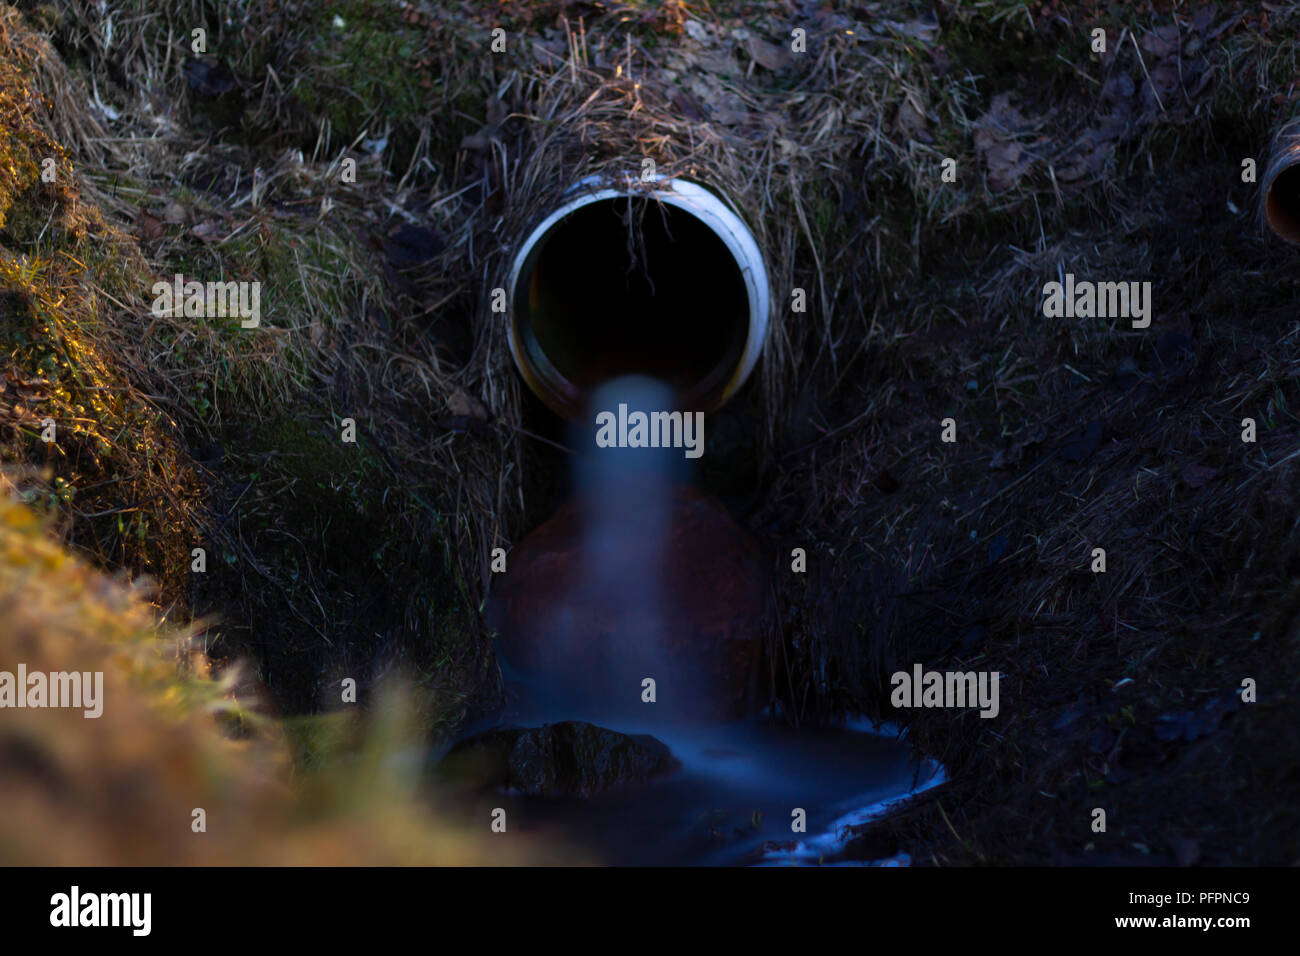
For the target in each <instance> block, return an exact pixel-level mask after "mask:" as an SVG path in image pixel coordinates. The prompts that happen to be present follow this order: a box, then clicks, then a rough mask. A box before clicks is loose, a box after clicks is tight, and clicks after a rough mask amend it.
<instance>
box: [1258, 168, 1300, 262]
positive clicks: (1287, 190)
mask: <svg viewBox="0 0 1300 956" xmlns="http://www.w3.org/2000/svg"><path fill="white" fill-rule="evenodd" d="M1264 215H1265V216H1266V217H1267V218H1268V224H1269V226H1270V227H1271V228H1272V229H1273V231H1274V232H1275V233H1277V235H1278V236H1279V237H1280V238H1282V239H1285V240H1286V241H1287V242H1296V243H1300V165H1297V166H1288V167H1286V168H1285V169H1283V170H1281V171H1280V172H1278V173H1277V174H1276V175H1275V176H1274V177H1273V178H1272V180H1270V181H1269V183H1268V191H1267V193H1265V196H1264Z"/></svg>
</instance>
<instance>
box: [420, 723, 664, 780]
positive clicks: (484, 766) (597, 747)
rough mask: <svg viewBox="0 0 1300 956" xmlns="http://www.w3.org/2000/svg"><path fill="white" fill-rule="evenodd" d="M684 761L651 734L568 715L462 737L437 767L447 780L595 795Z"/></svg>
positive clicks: (645, 777) (655, 774) (660, 771)
mask: <svg viewBox="0 0 1300 956" xmlns="http://www.w3.org/2000/svg"><path fill="white" fill-rule="evenodd" d="M679 766H681V765H680V763H679V762H678V761H677V759H676V758H675V757H673V755H672V754H671V753H670V752H669V750H668V747H667V745H665V744H663V743H662V742H660V741H659V740H656V739H655V738H654V737H651V736H649V735H648V734H621V733H619V732H617V731H614V730H608V729H606V728H604V727H597V726H595V725H594V724H588V723H584V722H582V721H574V720H568V721H563V722H561V723H555V724H545V725H543V726H541V727H528V728H524V727H503V728H497V729H495V730H490V731H488V732H487V733H484V734H480V735H479V736H477V737H473V738H471V739H469V740H465V741H462V742H461V743H459V744H457V745H456V746H455V747H453V748H452V750H451V752H450V753H448V754H447V756H446V757H445V758H444V759H443V761H442V763H441V764H440V765H439V767H438V772H439V775H440V776H441V777H443V778H444V779H447V780H452V781H458V782H461V783H466V784H472V785H475V786H480V787H506V788H510V789H513V790H519V791H522V792H523V793H526V794H529V795H531V796H540V797H590V796H592V795H593V794H597V793H602V792H604V791H606V790H612V789H616V788H622V787H630V786H641V785H644V784H646V783H648V782H649V781H650V780H652V779H654V778H656V777H659V776H662V775H664V774H667V773H671V772H672V771H673V770H676V769H677V768H678V767H679Z"/></svg>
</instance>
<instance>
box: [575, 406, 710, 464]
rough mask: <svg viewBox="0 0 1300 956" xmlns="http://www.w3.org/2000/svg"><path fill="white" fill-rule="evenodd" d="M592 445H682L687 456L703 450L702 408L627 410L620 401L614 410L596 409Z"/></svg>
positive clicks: (672, 446)
mask: <svg viewBox="0 0 1300 956" xmlns="http://www.w3.org/2000/svg"><path fill="white" fill-rule="evenodd" d="M596 445H597V446H598V447H600V448H684V449H685V450H686V451H685V454H686V457H687V458H699V457H700V456H701V455H703V454H704V413H703V412H641V411H636V412H630V413H629V412H628V410H627V404H626V403H625V402H620V403H619V406H618V412H617V414H616V413H614V412H608V411H606V412H597V413H596Z"/></svg>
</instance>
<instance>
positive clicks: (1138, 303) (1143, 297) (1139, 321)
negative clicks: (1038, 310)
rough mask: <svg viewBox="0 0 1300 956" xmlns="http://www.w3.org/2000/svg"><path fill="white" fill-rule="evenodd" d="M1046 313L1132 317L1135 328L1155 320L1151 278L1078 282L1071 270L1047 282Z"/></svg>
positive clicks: (1065, 316)
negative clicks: (1130, 280) (1148, 280)
mask: <svg viewBox="0 0 1300 956" xmlns="http://www.w3.org/2000/svg"><path fill="white" fill-rule="evenodd" d="M1043 315H1044V316H1045V317H1046V318H1049V319H1056V318H1062V317H1064V318H1067V319H1074V318H1079V319H1132V320H1133V328H1135V329H1145V328H1147V327H1148V326H1149V325H1150V324H1151V283H1150V282H1091V281H1089V280H1086V279H1085V280H1082V281H1079V282H1076V281H1075V279H1074V273H1073V272H1067V273H1066V274H1065V277H1064V279H1063V280H1062V281H1060V282H1049V283H1047V284H1046V285H1045V286H1043Z"/></svg>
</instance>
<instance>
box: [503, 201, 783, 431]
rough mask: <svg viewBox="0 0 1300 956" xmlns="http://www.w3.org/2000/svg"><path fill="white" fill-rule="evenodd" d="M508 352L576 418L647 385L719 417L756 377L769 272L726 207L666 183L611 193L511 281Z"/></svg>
mask: <svg viewBox="0 0 1300 956" xmlns="http://www.w3.org/2000/svg"><path fill="white" fill-rule="evenodd" d="M509 303H510V315H511V320H510V333H511V348H512V350H513V352H514V357H515V364H516V365H517V366H518V367H519V369H520V371H521V373H522V374H523V376H524V379H525V380H526V381H527V383H528V385H529V387H531V388H532V389H533V391H534V392H536V393H537V395H538V396H539V397H540V398H541V399H542V400H543V401H544V402H546V404H547V405H549V406H550V407H551V408H552V409H553V410H554V411H557V412H559V413H560V414H561V415H563V416H565V417H567V418H571V419H572V418H578V417H580V416H582V415H584V414H586V411H587V409H586V403H587V400H588V398H589V396H590V395H591V394H592V392H593V390H594V389H596V388H597V387H598V386H600V385H601V384H603V383H605V382H608V381H611V380H613V379H616V378H620V377H624V376H634V375H635V376H646V377H649V378H652V379H655V380H658V381H661V382H663V383H665V384H666V385H668V386H670V387H671V388H672V389H673V390H674V391H675V393H676V395H677V401H678V406H679V407H680V408H682V409H687V410H702V411H712V410H714V409H715V408H717V407H718V406H719V405H721V404H722V403H723V402H725V401H726V400H727V398H729V397H730V396H731V395H732V394H733V393H734V392H735V391H736V389H737V388H739V386H740V385H741V384H742V383H743V382H744V379H745V378H746V376H748V374H749V372H750V371H751V370H752V368H753V366H754V364H755V362H756V360H757V355H758V351H759V350H760V349H761V347H762V340H763V338H764V337H765V334H766V329H767V309H768V293H767V279H766V269H765V267H764V266H763V263H762V260H761V257H760V256H759V254H758V249H757V246H756V244H755V243H754V240H753V237H752V235H750V233H749V231H748V229H746V228H745V226H744V224H743V223H742V222H741V221H740V220H739V218H737V217H736V216H735V214H734V213H732V212H731V211H730V210H729V209H728V208H727V207H726V206H725V205H724V204H722V202H721V201H720V200H718V199H717V197H716V196H714V195H713V194H711V193H709V192H707V191H706V190H704V189H702V188H700V187H698V186H694V185H692V184H687V183H680V182H672V181H670V182H667V183H666V184H664V185H662V186H660V187H659V188H658V189H656V190H653V191H649V192H646V191H642V192H639V193H631V191H630V190H621V191H620V190H616V189H606V190H603V191H601V192H599V193H595V194H588V195H584V196H581V197H580V198H578V199H575V200H572V201H570V202H569V203H568V204H566V205H565V206H562V207H561V208H560V209H559V210H557V211H556V212H554V213H552V215H551V216H550V217H548V218H547V219H546V220H545V221H544V222H543V223H542V224H541V225H540V226H539V227H538V228H537V229H535V230H534V231H533V232H532V234H531V235H530V236H529V237H528V239H527V241H526V242H525V243H524V245H523V247H522V248H521V250H520V252H519V254H518V256H517V257H516V260H515V263H514V268H513V269H512V271H511V279H510V291H509Z"/></svg>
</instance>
